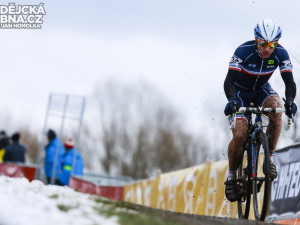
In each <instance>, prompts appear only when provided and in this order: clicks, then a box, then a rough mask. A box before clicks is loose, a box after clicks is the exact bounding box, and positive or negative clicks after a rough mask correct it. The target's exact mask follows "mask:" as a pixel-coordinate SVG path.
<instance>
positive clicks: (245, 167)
mask: <svg viewBox="0 0 300 225" xmlns="http://www.w3.org/2000/svg"><path fill="white" fill-rule="evenodd" d="M250 146H251V141H248V144H247V145H246V149H245V150H244V154H243V155H242V157H241V161H240V163H239V167H238V171H237V179H238V180H242V181H243V196H242V198H241V199H240V200H239V201H238V202H237V207H238V217H239V219H248V217H249V210H250V203H251V192H252V190H251V189H252V181H251V180H250V177H251V172H250V171H251V169H250V168H251V161H252V158H251V155H252V153H251V149H250Z"/></svg>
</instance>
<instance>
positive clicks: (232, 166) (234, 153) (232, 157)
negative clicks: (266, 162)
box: [225, 119, 248, 202]
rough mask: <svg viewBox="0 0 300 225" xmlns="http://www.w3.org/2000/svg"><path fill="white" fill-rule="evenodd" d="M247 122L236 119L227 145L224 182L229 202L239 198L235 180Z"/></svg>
mask: <svg viewBox="0 0 300 225" xmlns="http://www.w3.org/2000/svg"><path fill="white" fill-rule="evenodd" d="M247 130H248V121H247V120H246V119H237V120H236V124H235V128H234V129H233V131H232V134H233V137H232V139H231V141H230V143H229V145H228V164H229V166H228V175H227V180H226V182H225V185H226V186H225V195H226V198H227V199H228V200H229V201H231V202H234V201H237V200H239V199H240V198H241V195H242V192H241V191H242V190H241V186H240V184H239V183H238V182H237V179H236V171H237V167H238V162H239V160H240V157H242V154H243V145H244V143H245V141H246V138H247Z"/></svg>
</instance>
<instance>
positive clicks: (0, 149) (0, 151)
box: [0, 130, 9, 163]
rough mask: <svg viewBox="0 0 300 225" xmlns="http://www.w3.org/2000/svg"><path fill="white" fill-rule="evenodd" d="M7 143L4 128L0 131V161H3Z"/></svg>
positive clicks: (7, 139)
mask: <svg viewBox="0 0 300 225" xmlns="http://www.w3.org/2000/svg"><path fill="white" fill-rule="evenodd" d="M8 144H9V138H8V137H7V136H6V133H5V131H4V130H2V131H0V163H1V162H3V156H4V153H5V147H6V146H7V145H8Z"/></svg>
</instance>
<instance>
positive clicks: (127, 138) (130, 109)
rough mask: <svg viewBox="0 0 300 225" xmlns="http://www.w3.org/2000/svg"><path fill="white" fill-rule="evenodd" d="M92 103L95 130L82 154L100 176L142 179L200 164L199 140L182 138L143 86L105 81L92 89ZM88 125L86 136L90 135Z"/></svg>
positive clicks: (163, 104)
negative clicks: (94, 162)
mask: <svg viewBox="0 0 300 225" xmlns="http://www.w3.org/2000/svg"><path fill="white" fill-rule="evenodd" d="M94 100H95V102H94V103H95V104H96V106H97V108H98V114H99V116H100V117H99V120H98V122H97V127H99V128H101V129H100V130H99V134H98V136H96V138H94V139H93V140H94V141H88V142H89V143H91V142H93V146H90V147H89V150H88V151H89V152H94V153H93V154H92V155H93V156H94V157H93V159H91V160H97V162H98V163H101V165H102V167H103V170H104V171H105V172H106V173H108V174H122V175H127V176H132V177H134V178H146V177H148V176H149V174H151V173H152V172H153V171H154V170H155V169H161V170H162V171H163V172H167V171H171V170H175V169H180V168H185V167H188V166H192V165H196V164H198V163H201V162H203V161H205V160H206V156H207V148H206V147H205V143H206V142H205V141H204V140H203V138H202V139H201V140H199V139H198V138H196V137H194V136H193V135H192V134H189V133H188V132H186V130H185V128H184V126H183V120H182V117H181V116H180V114H179V112H177V111H176V110H175V109H174V107H173V106H171V105H170V104H169V103H167V101H166V100H164V99H163V98H162V95H161V94H159V93H158V91H157V90H155V89H154V88H152V87H150V86H149V85H146V84H144V83H139V84H137V85H131V86H130V85H129V86H123V85H120V84H118V83H116V82H113V81H110V82H108V83H107V84H104V85H98V86H97V87H96V91H95V94H94ZM88 124H89V123H88V122H86V127H85V129H84V133H86V134H87V133H91V132H90V130H91V129H92V128H90V129H89V126H91V125H88ZM95 125H96V124H95V120H93V125H92V126H95ZM86 134H83V136H86V137H87V135H86ZM90 138H91V136H90V137H89V139H90ZM86 141H87V140H86ZM91 149H93V150H92V151H91ZM83 151H86V150H83ZM83 155H84V157H85V156H88V155H86V154H85V153H83ZM90 158H91V157H90ZM90 165H92V163H91V164H90ZM91 169H92V168H91Z"/></svg>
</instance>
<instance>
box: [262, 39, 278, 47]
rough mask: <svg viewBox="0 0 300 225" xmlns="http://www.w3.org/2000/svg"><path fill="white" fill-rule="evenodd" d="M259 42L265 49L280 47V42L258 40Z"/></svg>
mask: <svg viewBox="0 0 300 225" xmlns="http://www.w3.org/2000/svg"><path fill="white" fill-rule="evenodd" d="M258 42H259V44H260V45H261V46H263V47H270V48H275V47H276V46H277V45H278V41H272V42H267V41H263V40H260V39H258Z"/></svg>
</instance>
